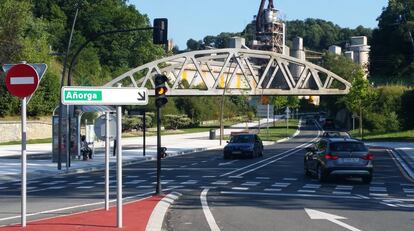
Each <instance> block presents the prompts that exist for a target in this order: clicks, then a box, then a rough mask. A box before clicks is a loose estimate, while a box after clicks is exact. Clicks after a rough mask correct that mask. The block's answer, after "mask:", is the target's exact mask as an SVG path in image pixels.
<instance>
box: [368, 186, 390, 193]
mask: <svg viewBox="0 0 414 231" xmlns="http://www.w3.org/2000/svg"><path fill="white" fill-rule="evenodd" d="M369 191H371V192H386V191H387V188H385V187H369Z"/></svg>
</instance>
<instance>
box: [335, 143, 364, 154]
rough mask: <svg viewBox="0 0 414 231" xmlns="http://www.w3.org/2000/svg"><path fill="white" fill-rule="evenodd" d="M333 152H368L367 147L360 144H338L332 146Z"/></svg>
mask: <svg viewBox="0 0 414 231" xmlns="http://www.w3.org/2000/svg"><path fill="white" fill-rule="evenodd" d="M330 149H331V151H334V152H335V151H336V152H358V151H367V147H366V146H365V145H364V144H363V143H359V142H336V143H331V144H330Z"/></svg>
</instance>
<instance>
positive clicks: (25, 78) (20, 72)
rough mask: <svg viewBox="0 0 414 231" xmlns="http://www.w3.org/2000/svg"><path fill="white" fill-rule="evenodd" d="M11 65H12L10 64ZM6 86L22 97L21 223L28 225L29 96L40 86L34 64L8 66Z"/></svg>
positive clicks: (23, 225) (24, 225)
mask: <svg viewBox="0 0 414 231" xmlns="http://www.w3.org/2000/svg"><path fill="white" fill-rule="evenodd" d="M9 66H10V65H9ZM7 69H8V71H7V75H6V79H5V80H6V87H7V90H8V91H9V92H10V94H12V95H14V96H17V97H20V98H21V108H22V109H21V117H22V123H21V127H22V148H21V149H22V151H21V153H22V162H21V179H22V182H21V225H22V227H26V213H27V206H26V201H27V200H26V198H27V191H26V190H27V189H26V186H27V155H26V140H27V137H26V135H27V134H26V130H27V129H26V124H27V117H26V115H27V113H26V104H27V97H30V96H31V95H32V94H33V93H34V92H35V91H36V89H37V87H38V86H39V75H38V73H37V72H36V70H35V69H34V68H33V66H31V65H29V64H26V62H23V63H21V64H16V65H12V66H11V67H10V68H7Z"/></svg>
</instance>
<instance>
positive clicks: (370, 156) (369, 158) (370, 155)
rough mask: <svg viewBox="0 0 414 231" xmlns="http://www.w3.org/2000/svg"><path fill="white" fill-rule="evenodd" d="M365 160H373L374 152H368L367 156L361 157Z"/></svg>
mask: <svg viewBox="0 0 414 231" xmlns="http://www.w3.org/2000/svg"><path fill="white" fill-rule="evenodd" d="M361 158H362V159H363V160H373V159H374V155H372V153H368V154H366V155H365V156H363V157H361Z"/></svg>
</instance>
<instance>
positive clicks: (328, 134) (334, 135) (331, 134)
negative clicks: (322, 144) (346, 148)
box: [324, 132, 341, 137]
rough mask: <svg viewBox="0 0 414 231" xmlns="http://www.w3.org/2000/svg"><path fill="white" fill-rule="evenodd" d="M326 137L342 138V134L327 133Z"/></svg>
mask: <svg viewBox="0 0 414 231" xmlns="http://www.w3.org/2000/svg"><path fill="white" fill-rule="evenodd" d="M324 136H326V137H340V136H341V134H340V133H339V132H326V133H325V134H324Z"/></svg>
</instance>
